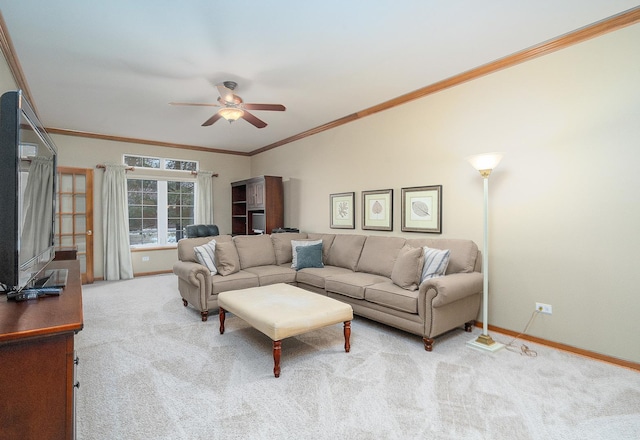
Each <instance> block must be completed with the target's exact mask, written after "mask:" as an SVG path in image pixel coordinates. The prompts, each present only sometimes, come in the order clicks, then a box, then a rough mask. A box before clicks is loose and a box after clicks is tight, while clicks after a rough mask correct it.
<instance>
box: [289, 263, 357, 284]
mask: <svg viewBox="0 0 640 440" xmlns="http://www.w3.org/2000/svg"><path fill="white" fill-rule="evenodd" d="M351 273H353V272H351V271H350V270H349V269H345V268H344V267H336V266H325V267H323V268H318V267H306V268H304V269H300V270H299V271H298V273H297V274H296V281H297V282H298V284H308V285H309V286H313V287H317V288H319V289H324V285H325V282H326V280H327V279H328V278H331V277H333V276H335V275H343V274H351Z"/></svg>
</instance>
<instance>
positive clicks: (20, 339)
mask: <svg viewBox="0 0 640 440" xmlns="http://www.w3.org/2000/svg"><path fill="white" fill-rule="evenodd" d="M48 268H51V269H55V268H66V269H68V270H69V276H68V279H67V286H66V287H65V288H64V291H63V293H62V294H61V295H60V296H51V297H44V298H40V299H37V300H29V301H22V302H14V301H7V300H6V299H5V298H0V366H2V374H0V390H1V392H2V397H1V398H0V429H1V432H2V438H3V440H9V439H21V440H26V439H38V440H44V439H56V440H58V439H73V438H74V437H75V391H76V389H77V380H76V376H75V373H76V371H75V367H76V364H77V358H76V355H75V349H74V336H75V334H76V333H77V332H79V331H80V330H82V326H83V313H82V286H81V284H80V263H79V261H77V260H76V261H54V262H52V263H50V264H49V266H48Z"/></svg>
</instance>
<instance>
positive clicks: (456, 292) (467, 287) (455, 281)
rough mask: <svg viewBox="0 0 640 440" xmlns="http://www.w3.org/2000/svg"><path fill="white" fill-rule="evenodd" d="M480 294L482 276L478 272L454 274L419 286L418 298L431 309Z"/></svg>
mask: <svg viewBox="0 0 640 440" xmlns="http://www.w3.org/2000/svg"><path fill="white" fill-rule="evenodd" d="M481 292H482V274H481V273H479V272H471V273H454V274H450V275H445V276H443V277H436V278H431V279H428V280H425V281H424V282H423V283H422V284H420V297H424V298H425V301H426V306H427V307H431V308H438V307H442V306H444V305H446V304H450V303H452V302H454V301H458V300H459V299H462V298H466V297H468V296H471V295H474V294H476V293H481Z"/></svg>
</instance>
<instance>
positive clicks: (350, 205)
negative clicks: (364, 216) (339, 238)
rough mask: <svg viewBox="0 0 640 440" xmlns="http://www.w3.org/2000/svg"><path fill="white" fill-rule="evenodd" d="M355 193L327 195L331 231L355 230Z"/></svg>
mask: <svg viewBox="0 0 640 440" xmlns="http://www.w3.org/2000/svg"><path fill="white" fill-rule="evenodd" d="M355 198H356V193H355V192H344V193H337V194H330V195H329V207H330V211H331V223H330V225H329V227H330V228H331V229H355V228H356V214H355Z"/></svg>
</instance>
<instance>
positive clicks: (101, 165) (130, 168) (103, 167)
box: [96, 163, 136, 171]
mask: <svg viewBox="0 0 640 440" xmlns="http://www.w3.org/2000/svg"><path fill="white" fill-rule="evenodd" d="M96 168H102V169H103V170H104V169H106V168H107V166H106V165H103V164H101V163H99V164H98V165H96ZM125 170H126V171H135V170H136V169H135V168H134V167H126V168H125Z"/></svg>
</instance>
